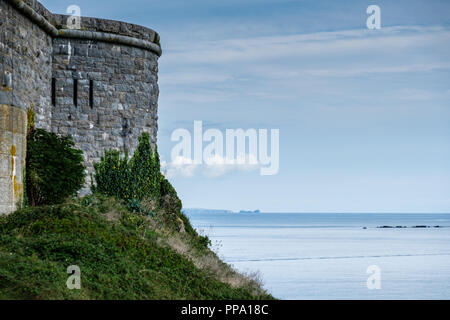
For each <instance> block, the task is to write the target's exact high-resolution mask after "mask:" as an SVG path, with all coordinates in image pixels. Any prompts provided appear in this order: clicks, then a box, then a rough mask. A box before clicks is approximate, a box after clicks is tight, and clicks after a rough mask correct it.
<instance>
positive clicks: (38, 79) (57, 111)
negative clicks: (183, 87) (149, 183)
mask: <svg viewBox="0 0 450 320" xmlns="http://www.w3.org/2000/svg"><path fill="white" fill-rule="evenodd" d="M67 19H68V16H66V15H56V14H52V13H51V12H49V11H48V10H47V9H46V8H45V7H43V6H42V5H41V4H40V3H39V2H37V1H35V0H0V72H1V88H0V214H2V213H8V212H11V211H13V210H14V209H15V208H16V204H17V203H18V202H19V200H20V199H21V198H22V194H23V181H22V174H23V168H24V165H25V154H26V126H27V123H26V122H27V120H26V112H27V110H28V109H29V108H32V109H33V110H34V112H35V115H36V127H38V128H44V129H47V130H50V131H53V132H55V133H58V134H62V135H67V134H70V135H72V137H73V139H74V141H75V143H76V146H77V147H78V148H80V149H81V150H83V153H84V159H85V165H86V168H87V171H88V173H91V172H92V170H93V163H94V162H96V161H98V160H99V159H100V156H101V155H102V154H103V152H104V150H105V149H117V150H120V151H121V152H122V153H124V152H125V151H128V152H129V153H132V152H133V151H134V149H135V148H136V144H137V138H138V136H139V135H140V134H141V133H142V132H144V131H145V132H149V133H150V137H151V142H152V144H153V145H155V144H156V138H157V129H158V125H157V119H158V116H157V108H158V95H159V88H158V83H157V81H158V75H157V74H158V58H159V56H160V55H161V48H160V44H159V35H158V34H157V33H156V32H155V31H153V30H151V29H148V28H145V27H142V26H137V25H133V24H129V23H125V22H118V21H111V20H105V19H97V18H85V17H83V18H81V29H79V30H74V29H68V28H67V26H66V21H67ZM88 179H89V174H88ZM87 183H89V181H87ZM86 191H87V190H86V189H85V190H83V191H82V192H83V193H85V192H86Z"/></svg>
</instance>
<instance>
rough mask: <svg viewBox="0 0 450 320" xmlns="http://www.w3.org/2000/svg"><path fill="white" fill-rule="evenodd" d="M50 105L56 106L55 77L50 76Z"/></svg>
mask: <svg viewBox="0 0 450 320" xmlns="http://www.w3.org/2000/svg"><path fill="white" fill-rule="evenodd" d="M52 106H56V79H55V78H52Z"/></svg>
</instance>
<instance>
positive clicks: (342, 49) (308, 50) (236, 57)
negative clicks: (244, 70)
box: [163, 27, 450, 64]
mask: <svg viewBox="0 0 450 320" xmlns="http://www.w3.org/2000/svg"><path fill="white" fill-rule="evenodd" d="M449 40H450V30H449V29H448V28H443V27H386V28H382V29H381V30H377V31H376V32H375V31H373V30H367V29H359V30H344V31H335V32H319V33H311V34H297V35H289V36H272V37H257V38H247V39H232V40H221V41H204V42H197V43H195V44H193V43H192V42H189V43H184V44H183V43H182V44H179V45H177V46H174V47H172V48H169V49H168V50H167V51H166V55H165V57H163V59H164V60H165V63H177V62H180V61H182V62H183V63H202V64H204V63H220V62H239V61H255V60H266V59H277V58H282V57H288V56H295V57H305V56H316V55H336V54H347V53H349V52H360V53H366V54H369V55H374V54H375V53H376V52H379V51H384V50H386V49H389V50H391V51H392V50H402V49H405V48H412V47H424V46H430V45H433V46H434V45H442V44H443V43H446V42H447V43H448V42H449Z"/></svg>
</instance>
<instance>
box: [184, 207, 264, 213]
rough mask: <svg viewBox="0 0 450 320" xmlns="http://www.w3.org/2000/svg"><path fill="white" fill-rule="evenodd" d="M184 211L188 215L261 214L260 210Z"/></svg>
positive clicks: (201, 209) (195, 209)
mask: <svg viewBox="0 0 450 320" xmlns="http://www.w3.org/2000/svg"><path fill="white" fill-rule="evenodd" d="M183 211H184V212H185V213H187V214H205V213H215V214H228V213H230V214H247V213H251V214H256V213H261V211H260V210H258V209H256V210H253V211H252V210H240V211H232V210H223V209H204V208H185V209H183Z"/></svg>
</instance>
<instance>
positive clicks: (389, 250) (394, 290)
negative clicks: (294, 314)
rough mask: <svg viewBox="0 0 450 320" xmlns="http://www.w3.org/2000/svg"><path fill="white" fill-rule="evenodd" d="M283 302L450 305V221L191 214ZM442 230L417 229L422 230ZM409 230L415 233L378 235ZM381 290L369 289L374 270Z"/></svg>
mask: <svg viewBox="0 0 450 320" xmlns="http://www.w3.org/2000/svg"><path fill="white" fill-rule="evenodd" d="M188 216H189V218H190V219H191V221H192V223H193V225H194V227H195V228H196V229H197V230H199V231H200V232H201V233H203V234H207V235H208V236H209V237H210V239H211V240H212V242H213V249H215V251H216V252H218V254H219V255H220V256H221V257H222V258H223V259H224V260H225V261H226V262H228V263H230V264H232V265H233V266H234V267H235V268H236V269H238V270H240V271H243V272H255V271H258V272H259V273H260V276H261V278H262V281H263V284H264V287H265V288H266V289H267V290H268V291H269V292H270V293H272V294H273V295H274V296H275V297H276V298H279V299H449V298H450V214H353V213H352V214H329V213H314V214H308V213H298V214H296V213H257V214H250V213H248V214H232V213H228V214H218V213H196V214H194V213H192V214H188ZM421 225H425V226H440V228H434V227H433V228H412V227H414V226H421ZM378 226H402V227H407V228H377V227H378ZM373 265H375V266H376V268H378V270H379V280H380V281H379V283H380V286H381V288H380V289H368V287H367V279H368V277H369V276H370V275H371V274H368V273H367V269H368V267H369V266H373Z"/></svg>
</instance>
